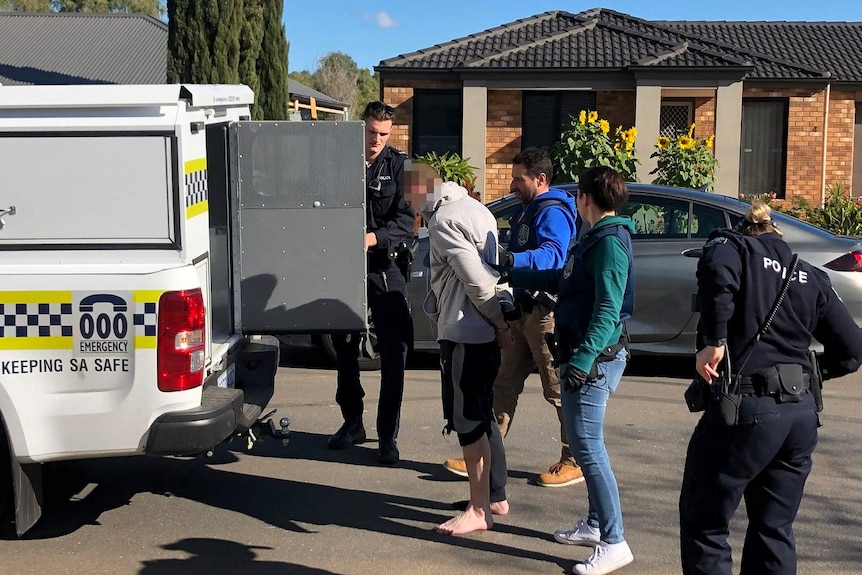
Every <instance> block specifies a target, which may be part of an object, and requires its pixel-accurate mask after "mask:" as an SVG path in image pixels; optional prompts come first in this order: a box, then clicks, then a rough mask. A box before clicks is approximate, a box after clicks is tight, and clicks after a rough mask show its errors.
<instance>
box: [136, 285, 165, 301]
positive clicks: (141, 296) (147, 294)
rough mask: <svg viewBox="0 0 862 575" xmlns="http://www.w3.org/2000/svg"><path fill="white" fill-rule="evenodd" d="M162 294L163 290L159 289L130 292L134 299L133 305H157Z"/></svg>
mask: <svg viewBox="0 0 862 575" xmlns="http://www.w3.org/2000/svg"><path fill="white" fill-rule="evenodd" d="M163 293H165V292H164V290H160V289H158V290H156V289H149V290H135V291H133V292H132V297H133V298H135V303H150V302H155V303H157V304H158V303H159V298H160V297H162V294H163Z"/></svg>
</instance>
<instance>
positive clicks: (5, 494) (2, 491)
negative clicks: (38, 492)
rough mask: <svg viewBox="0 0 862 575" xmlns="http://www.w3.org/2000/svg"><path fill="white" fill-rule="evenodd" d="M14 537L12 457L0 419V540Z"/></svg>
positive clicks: (1, 419)
mask: <svg viewBox="0 0 862 575" xmlns="http://www.w3.org/2000/svg"><path fill="white" fill-rule="evenodd" d="M14 536H15V493H14V488H13V486H12V456H11V454H10V451H9V441H8V439H7V438H6V427H5V426H4V424H3V418H2V417H0V539H8V538H13V537H14Z"/></svg>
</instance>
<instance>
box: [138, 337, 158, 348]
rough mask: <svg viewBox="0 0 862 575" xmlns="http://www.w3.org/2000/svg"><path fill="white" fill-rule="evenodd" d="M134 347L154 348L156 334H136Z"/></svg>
mask: <svg viewBox="0 0 862 575" xmlns="http://www.w3.org/2000/svg"><path fill="white" fill-rule="evenodd" d="M135 348H136V349H156V336H154V335H136V336H135Z"/></svg>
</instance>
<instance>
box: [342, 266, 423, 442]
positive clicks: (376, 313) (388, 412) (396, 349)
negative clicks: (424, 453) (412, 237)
mask: <svg viewBox="0 0 862 575" xmlns="http://www.w3.org/2000/svg"><path fill="white" fill-rule="evenodd" d="M384 273H385V274H386V276H385V279H384V276H383V274H384ZM368 304H369V307H370V308H371V320H372V321H373V322H374V330H375V332H376V334H377V343H378V349H379V351H380V400H379V403H378V406H377V436H378V438H379V439H382V440H388V439H395V438H396V437H398V424H399V420H400V417H401V399H402V396H403V395H404V365H405V363H406V361H407V350H408V349H409V347H410V345H411V342H412V339H413V324H412V321H411V319H410V310H409V308H408V305H407V286H406V284H405V281H404V277H403V276H402V275H401V272H399V271H398V269H397V268H396V267H395V266H392V267H390V268H389V269H387V270H386V272H380V271H372V272H369V274H368ZM332 343H333V345H334V347H335V354H336V369H337V370H338V389H337V391H336V393H335V401H336V403H338V406H339V407H340V408H341V414H342V415H343V416H344V421H345V422H354V421H361V420H362V412H363V410H364V404H363V401H362V400H363V398H364V397H365V390H364V389H362V384H361V383H360V381H359V343H360V342H359V337H357V335H356V334H353V335H349V336H348V335H344V334H342V335H333V336H332Z"/></svg>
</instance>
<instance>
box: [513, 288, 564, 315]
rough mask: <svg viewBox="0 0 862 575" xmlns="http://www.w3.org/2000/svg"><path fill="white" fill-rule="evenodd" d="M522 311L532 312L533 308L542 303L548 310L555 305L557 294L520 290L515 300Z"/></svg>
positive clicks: (551, 309)
mask: <svg viewBox="0 0 862 575" xmlns="http://www.w3.org/2000/svg"><path fill="white" fill-rule="evenodd" d="M516 303H517V304H518V307H520V308H521V311H523V312H524V313H533V308H535V307H536V306H537V305H542V306H545V307H546V308H548V309H549V310H550V311H554V308H555V307H557V296H555V295H553V294H549V293H548V292H544V291H522V292H520V293H519V295H518V300H517V302H516Z"/></svg>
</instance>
